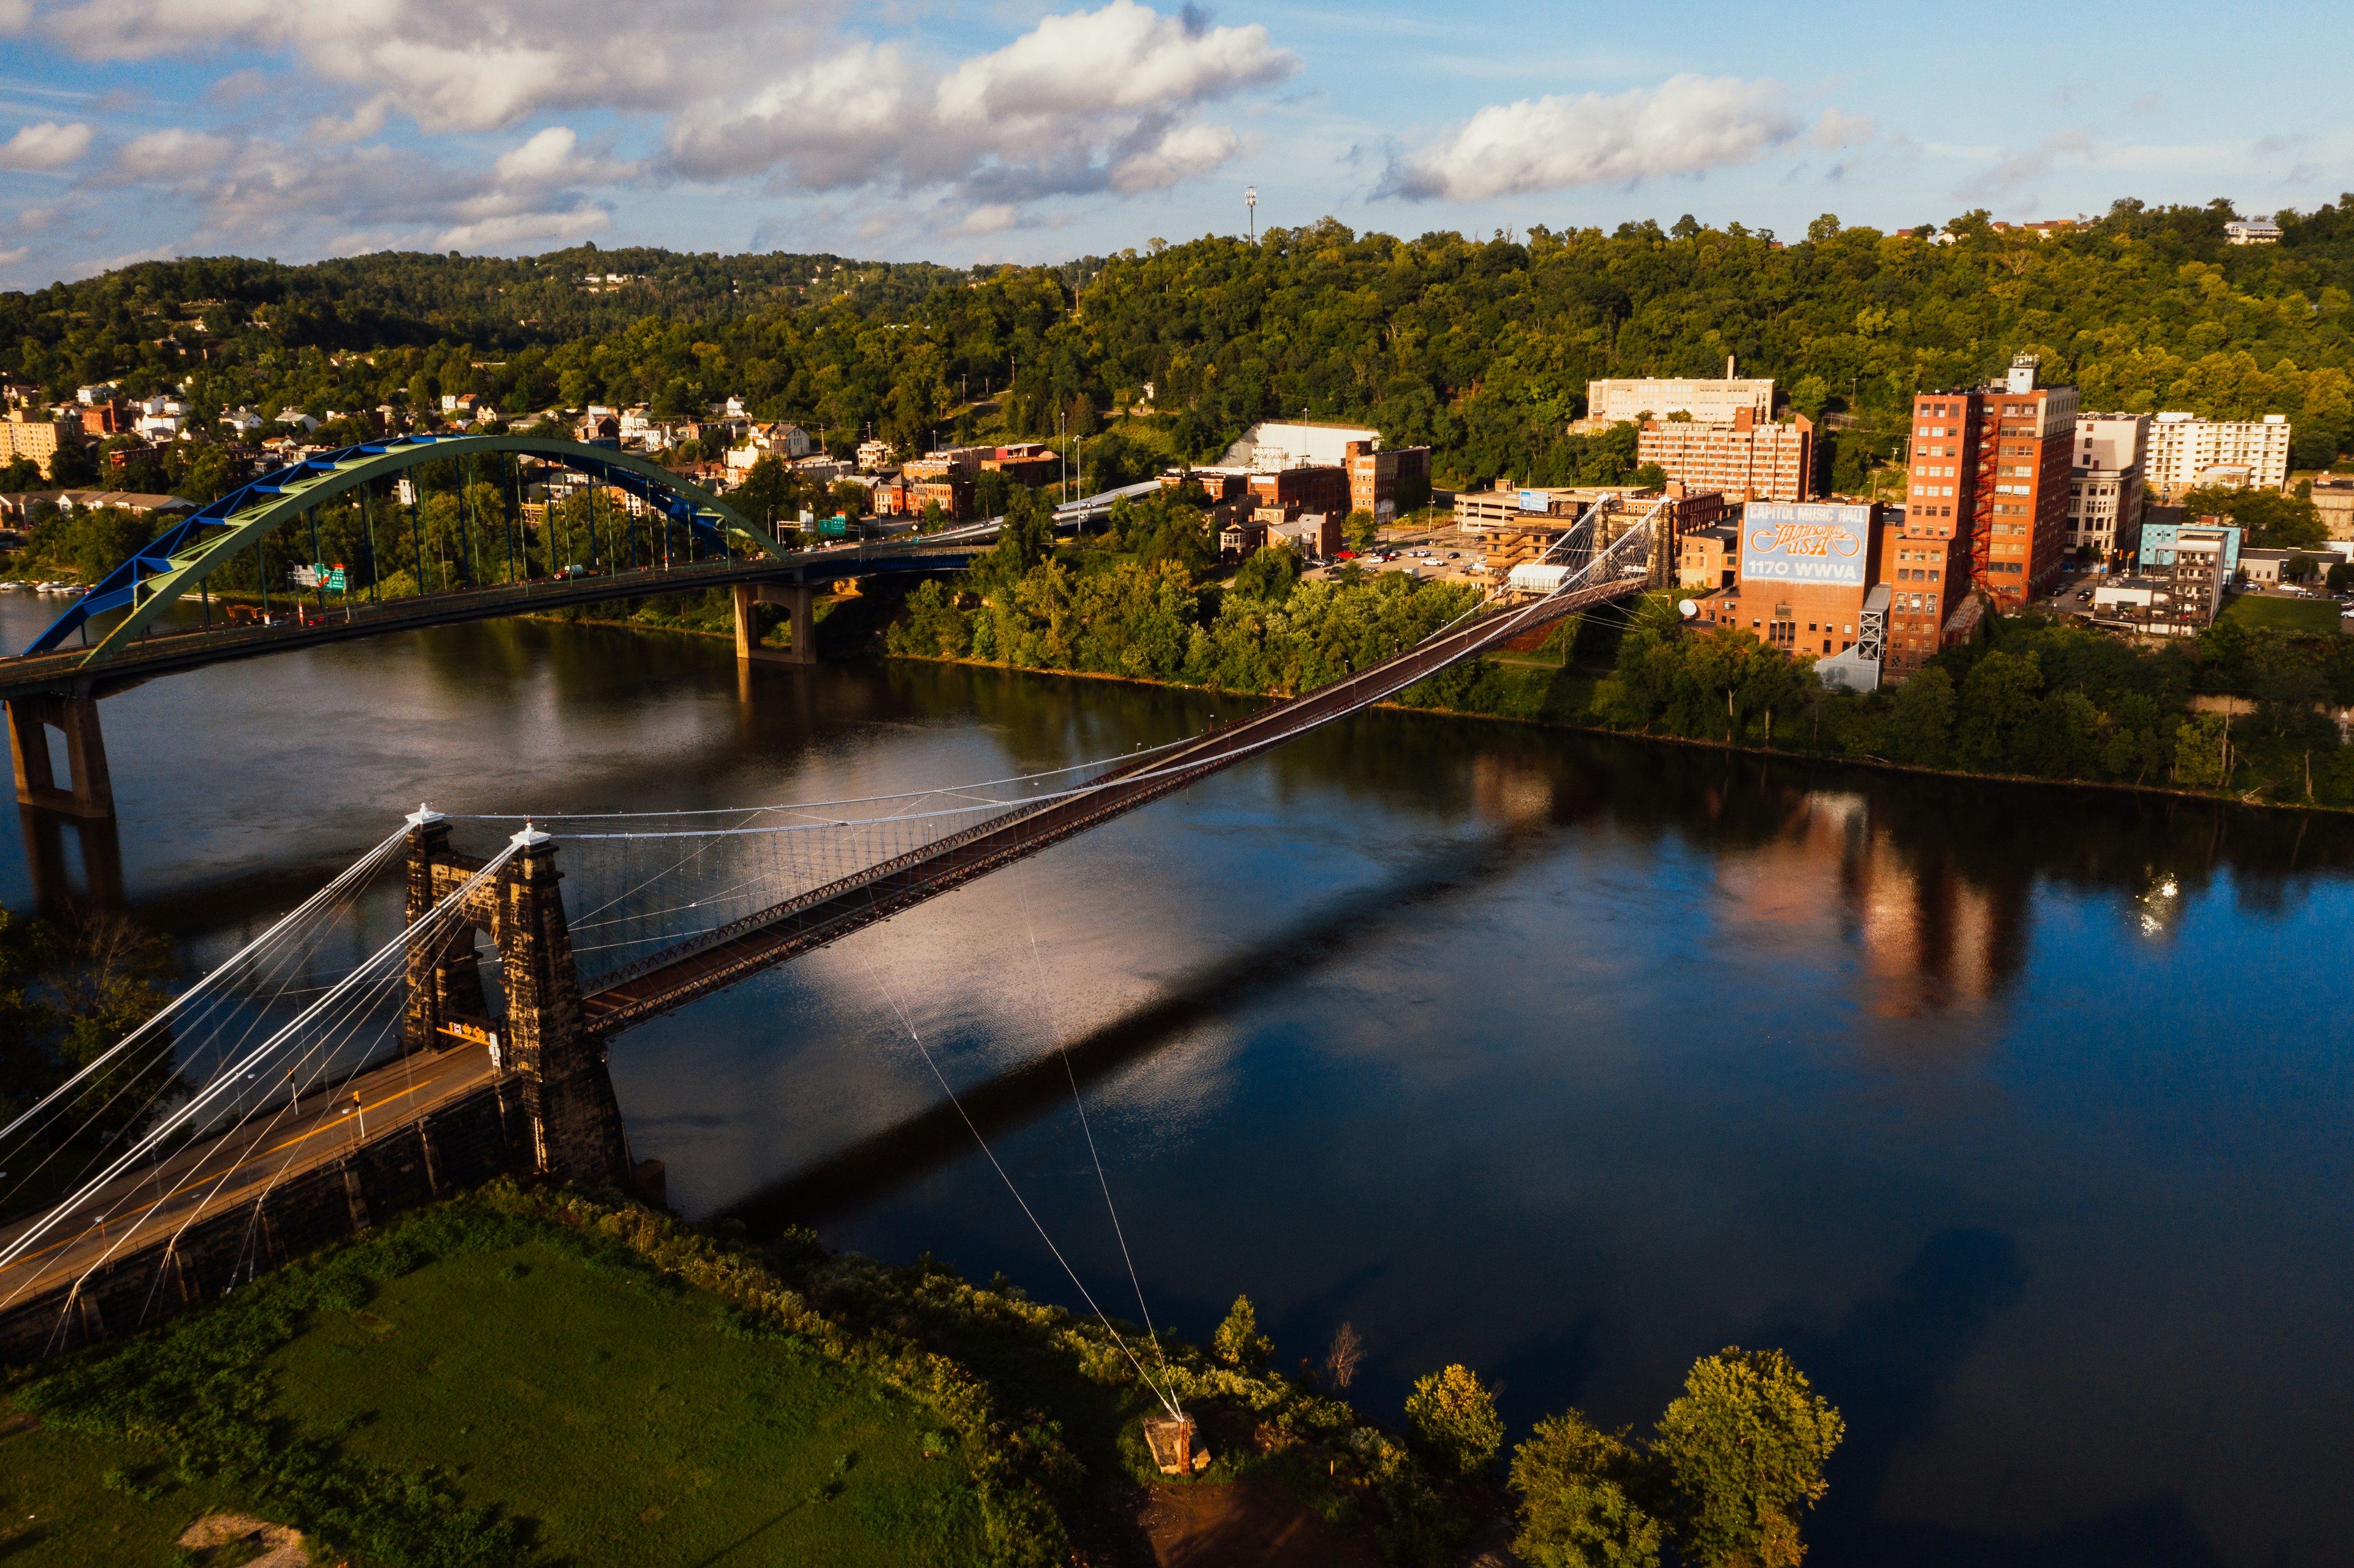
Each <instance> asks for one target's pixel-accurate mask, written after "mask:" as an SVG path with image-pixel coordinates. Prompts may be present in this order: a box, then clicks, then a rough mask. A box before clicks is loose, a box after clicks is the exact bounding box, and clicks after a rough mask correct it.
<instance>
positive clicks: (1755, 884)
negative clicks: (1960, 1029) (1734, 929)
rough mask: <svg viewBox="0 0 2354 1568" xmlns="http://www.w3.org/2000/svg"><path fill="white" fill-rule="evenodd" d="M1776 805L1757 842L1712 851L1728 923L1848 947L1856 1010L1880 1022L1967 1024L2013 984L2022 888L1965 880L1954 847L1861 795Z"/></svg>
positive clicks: (1810, 794) (1788, 799)
mask: <svg viewBox="0 0 2354 1568" xmlns="http://www.w3.org/2000/svg"><path fill="white" fill-rule="evenodd" d="M1783 803H1784V811H1783V815H1782V818H1781V820H1780V821H1779V822H1778V823H1776V824H1774V825H1772V826H1771V827H1770V828H1769V829H1768V831H1766V832H1764V833H1763V834H1762V835H1761V837H1760V840H1759V842H1755V843H1754V844H1751V845H1746V846H1741V847H1729V846H1728V847H1726V848H1724V849H1723V850H1721V851H1720V853H1719V857H1718V861H1717V880H1718V885H1719V886H1720V888H1721V889H1722V890H1723V892H1724V893H1725V894H1726V895H1728V896H1729V898H1730V901H1731V904H1732V906H1733V909H1734V913H1735V916H1736V917H1744V918H1746V919H1748V920H1750V921H1754V922H1758V923H1764V924H1769V925H1782V926H1790V927H1816V928H1818V929H1821V930H1824V931H1826V932H1828V933H1836V934H1837V935H1838V936H1840V937H1841V938H1844V939H1846V940H1849V941H1851V942H1853V943H1854V944H1855V945H1856V946H1857V947H1858V948H1860V949H1861V965H1860V973H1861V980H1862V989H1863V995H1862V997H1861V999H1860V1000H1861V1001H1862V1003H1863V1005H1864V1007H1865V1009H1866V1010H1867V1011H1868V1012H1871V1013H1872V1015H1873V1016H1875V1017H1880V1018H1918V1017H1922V1016H1925V1015H1929V1014H1937V1013H1961V1014H1969V1013H1975V1012H1978V1011H1980V1010H1981V1009H1983V1008H1984V1007H1985V1006H1986V1004H1987V1003H1988V1002H1989V1001H1993V1000H1994V999H1995V998H1996V997H1997V996H1998V995H1999V993H2000V992H2001V991H2003V989H2004V988H2005V987H2006V986H2007V985H2008V984H2009V981H2010V980H2012V979H2013V978H2014V977H2015V976H2016V975H2017V974H2018V973H2019V971H2020V968H2021V967H2022V966H2023V964H2024V962H2025V959H2026V947H2027V929H2028V919H2027V894H2028V888H2029V885H2030V883H2031V879H2030V878H2028V877H2025V876H2021V877H2019V878H2016V879H2013V880H2009V881H2007V882H2003V883H1999V884H1989V883H1988V882H1986V881H1983V880H1981V879H1979V878H1978V877H1976V876H1973V875H1972V874H1970V873H1968V872H1967V871H1966V870H1965V869H1964V867H1963V863H1962V855H1961V853H1960V849H1959V846H1958V845H1956V843H1955V842H1951V841H1950V840H1948V839H1946V837H1944V836H1943V835H1942V834H1940V833H1935V832H1915V831H1911V830H1912V829H1913V828H1914V826H1915V823H1914V822H1909V821H1903V820H1901V819H1902V818H1903V813H1902V812H1899V811H1893V810H1889V809H1887V808H1886V807H1885V806H1883V805H1882V804H1881V803H1880V802H1877V801H1875V800H1873V799H1872V798H1871V797H1869V796H1867V795H1863V794H1860V793H1852V792H1848V791H1842V790H1827V789H1814V790H1807V791H1804V792H1799V791H1795V790H1793V791H1790V792H1788V793H1787V795H1786V796H1784V797H1783Z"/></svg>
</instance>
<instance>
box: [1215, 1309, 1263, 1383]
mask: <svg viewBox="0 0 2354 1568" xmlns="http://www.w3.org/2000/svg"><path fill="white" fill-rule="evenodd" d="M1210 1353H1211V1354H1212V1355H1214V1356H1215V1357H1217V1358H1218V1360H1220V1361H1224V1362H1225V1364H1226V1365H1228V1366H1230V1367H1233V1368H1235V1370H1236V1371H1238V1372H1249V1371H1251V1370H1253V1369H1255V1368H1257V1367H1262V1366H1265V1365H1266V1364H1267V1357H1269V1356H1271V1355H1273V1354H1274V1353H1275V1341H1274V1340H1270V1339H1268V1338H1267V1336H1266V1335H1264V1334H1262V1333H1260V1332H1259V1331H1258V1309H1257V1308H1255V1307H1253V1306H1252V1305H1251V1298H1249V1297H1247V1296H1237V1297H1235V1304H1234V1306H1233V1307H1232V1308H1229V1309H1228V1310H1227V1312H1226V1320H1225V1322H1223V1323H1221V1324H1219V1325H1218V1327H1217V1331H1216V1332H1215V1333H1214V1334H1212V1335H1211V1336H1210Z"/></svg>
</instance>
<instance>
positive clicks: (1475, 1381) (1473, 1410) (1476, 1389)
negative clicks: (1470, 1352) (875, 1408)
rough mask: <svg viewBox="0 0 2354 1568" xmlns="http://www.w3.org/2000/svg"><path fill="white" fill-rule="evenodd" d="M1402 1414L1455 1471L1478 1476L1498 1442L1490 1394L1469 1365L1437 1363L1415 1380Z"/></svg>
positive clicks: (1501, 1428) (1499, 1428)
mask: <svg viewBox="0 0 2354 1568" xmlns="http://www.w3.org/2000/svg"><path fill="white" fill-rule="evenodd" d="M1405 1414H1406V1419H1407V1420H1408V1421H1410V1422H1412V1423H1413V1424H1414V1430H1415V1436H1418V1437H1420V1438H1421V1439H1422V1440H1423V1442H1424V1444H1425V1445H1426V1446H1428V1447H1429V1449H1430V1451H1431V1452H1432V1453H1434V1454H1436V1455H1437V1457H1438V1458H1439V1460H1440V1462H1441V1463H1443V1464H1445V1465H1446V1466H1447V1467H1448V1468H1450V1469H1452V1470H1453V1471H1454V1472H1455V1473H1456V1474H1457V1475H1458V1476H1471V1475H1477V1474H1478V1473H1479V1471H1480V1470H1482V1469H1484V1468H1485V1467H1487V1464H1488V1461H1489V1460H1490V1459H1492V1458H1494V1457H1496V1450H1497V1449H1498V1448H1499V1447H1500V1446H1502V1445H1503V1441H1504V1424H1503V1422H1502V1421H1501V1420H1500V1419H1499V1418H1498V1416H1497V1414H1496V1400H1495V1396H1494V1395H1493V1394H1490V1393H1489V1392H1488V1390H1487V1387H1486V1385H1484V1384H1482V1383H1480V1381H1479V1374H1478V1373H1477V1372H1473V1371H1472V1370H1471V1369H1470V1368H1469V1367H1464V1366H1450V1367H1442V1368H1440V1369H1439V1370H1438V1371H1437V1372H1432V1373H1431V1374H1430V1375H1429V1376H1427V1377H1426V1378H1423V1379H1421V1380H1420V1381H1419V1382H1417V1383H1416V1384H1415V1385H1414V1392H1413V1393H1410V1394H1408V1395H1407V1396H1406V1401H1405Z"/></svg>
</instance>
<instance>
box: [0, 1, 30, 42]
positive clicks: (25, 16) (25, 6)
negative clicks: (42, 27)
mask: <svg viewBox="0 0 2354 1568" xmlns="http://www.w3.org/2000/svg"><path fill="white" fill-rule="evenodd" d="M32 25H33V0H0V37H5V36H7V35H9V34H12V33H21V32H23V31H24V30H25V29H26V28H27V27H29V26H32Z"/></svg>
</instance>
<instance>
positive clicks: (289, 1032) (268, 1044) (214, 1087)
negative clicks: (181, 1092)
mask: <svg viewBox="0 0 2354 1568" xmlns="http://www.w3.org/2000/svg"><path fill="white" fill-rule="evenodd" d="M517 836H518V837H520V836H521V835H517ZM521 847H522V846H521V845H520V844H517V843H515V842H509V843H508V844H507V845H506V846H505V848H504V849H502V850H501V851H500V852H499V853H497V854H496V855H493V857H492V858H491V859H490V860H489V861H487V862H485V863H484V864H483V866H482V869H481V870H480V871H478V872H476V873H474V874H472V876H470V877H469V878H467V880H466V881H465V882H464V883H462V884H461V885H459V886H458V887H456V888H454V889H452V890H451V892H450V893H449V894H448V895H446V896H445V897H443V898H442V900H441V901H440V903H439V904H437V905H435V906H433V907H432V908H431V909H430V910H429V911H427V912H426V914H425V915H424V916H421V917H420V918H419V919H418V920H417V921H416V922H415V923H414V924H412V925H409V926H407V927H404V928H403V929H402V930H401V932H400V933H399V934H398V935H397V936H396V937H394V938H392V940H391V941H389V942H387V944H385V946H383V947H382V948H378V949H377V950H376V952H374V953H372V954H370V955H369V956H368V958H367V959H366V960H365V961H364V962H363V963H362V964H361V965H360V966H359V967H358V968H356V969H354V970H353V971H352V972H351V973H350V974H349V975H347V976H345V978H344V980H342V981H340V982H339V983H338V984H337V985H336V986H335V987H334V989H333V990H331V991H328V992H327V994H326V995H324V996H323V997H321V998H320V999H319V1000H318V1001H315V1002H313V1003H312V1005H311V1006H310V1007H308V1008H306V1009H304V1010H303V1012H302V1013H301V1014H300V1015H299V1016H298V1017H296V1018H295V1019H294V1020H293V1021H292V1022H290V1023H288V1024H287V1025H285V1027H283V1028H282V1029H281V1030H279V1031H278V1032H277V1033H274V1034H272V1035H271V1036H270V1038H269V1039H268V1040H266V1041H264V1042H262V1044H260V1046H258V1047H257V1048H256V1049H255V1050H254V1051H253V1052H252V1053H251V1054H249V1055H248V1056H247V1057H246V1058H245V1060H244V1061H242V1062H239V1063H238V1064H237V1065H236V1067H234V1068H232V1069H231V1072H232V1073H234V1072H237V1071H241V1070H243V1069H244V1068H246V1067H249V1066H252V1065H255V1064H256V1063H258V1062H260V1060H261V1059H263V1058H264V1057H266V1056H268V1055H270V1054H271V1053H273V1052H274V1051H275V1050H276V1049H277V1048H278V1046H279V1045H280V1044H281V1043H282V1042H284V1041H285V1040H287V1039H289V1038H290V1037H292V1036H294V1035H295V1034H296V1033H298V1032H299V1031H301V1030H303V1029H305V1028H308V1027H309V1026H310V1025H311V1024H312V1023H313V1022H314V1021H315V1020H316V1019H317V1018H318V1017H319V1016H320V1015H322V1014H323V1013H324V1012H327V1010H328V1008H329V1006H330V1005H331V1004H332V1003H333V1002H334V1000H335V999H336V998H337V996H338V995H339V994H341V993H343V992H344V991H346V990H347V989H349V988H352V987H355V986H356V985H357V984H358V983H359V981H360V980H361V979H362V977H364V976H366V975H367V974H368V973H369V972H370V971H371V970H372V969H375V968H376V965H378V964H379V963H382V962H383V961H384V960H385V959H387V958H388V957H389V956H391V955H392V954H393V953H395V952H400V953H403V954H404V955H405V953H406V950H407V948H408V945H409V944H410V943H411V942H412V941H415V940H418V939H419V938H421V937H424V936H426V935H428V934H429V933H430V932H432V931H433V930H435V929H437V928H438V927H440V925H441V924H442V923H443V921H444V919H445V918H446V917H447V916H448V915H449V913H450V912H451V910H453V909H455V908H457V907H459V906H460V905H461V902H462V901H463V900H464V899H466V898H467V897H469V896H470V895H472V893H473V891H474V890H475V889H476V888H477V887H479V886H481V885H482V882H483V880H484V879H485V878H487V877H491V876H493V875H495V874H497V873H498V872H499V871H501V870H502V869H504V867H505V865H506V863H507V862H508V861H510V860H512V859H513V858H514V855H515V853H516V851H517V850H519V849H520V848H521ZM233 1081H234V1079H233V1078H232V1077H231V1076H230V1075H229V1074H223V1075H218V1076H217V1077H216V1078H215V1079H214V1081H213V1082H212V1083H211V1084H210V1085H207V1086H206V1087H205V1089H204V1090H203V1091H201V1092H200V1093H198V1094H197V1095H196V1096H195V1097H192V1098H191V1099H190V1100H189V1101H188V1102H187V1103H186V1105H184V1106H181V1107H178V1108H176V1109H175V1110H174V1111H173V1112H172V1113H171V1115H169V1116H168V1117H166V1118H164V1120H163V1121H162V1122H161V1123H160V1124H158V1125H157V1126H156V1127H155V1128H153V1129H152V1130H150V1131H149V1132H148V1133H147V1134H146V1135H145V1136H144V1137H143V1138H141V1139H139V1140H138V1142H137V1143H136V1145H134V1146H133V1148H132V1149H131V1150H128V1151H127V1152H125V1153H124V1154H123V1155H122V1156H121V1157H120V1158H119V1159H117V1160H115V1162H114V1163H113V1164H112V1165H111V1166H110V1167H108V1168H107V1170H106V1171H103V1172H101V1174H100V1175H99V1176H98V1177H97V1178H96V1179H95V1180H94V1181H90V1182H88V1183H86V1184H85V1185H84V1186H83V1187H82V1188H81V1189H80V1191H78V1192H75V1193H74V1194H73V1195H72V1196H71V1197H70V1198H69V1199H68V1200H67V1201H66V1202H63V1203H60V1204H58V1206H57V1207H56V1208H54V1209H52V1210H50V1211H49V1212H48V1214H46V1215H44V1216H43V1217H42V1219H41V1220H40V1221H39V1222H38V1223H37V1224H35V1225H33V1226H32V1227H31V1228H30V1229H28V1230H27V1231H26V1232H25V1233H24V1234H21V1235H19V1236H17V1237H16V1239H15V1240H14V1241H12V1242H10V1243H9V1244H8V1245H6V1246H5V1247H0V1267H5V1266H6V1265H8V1264H10V1263H12V1262H14V1261H15V1260H16V1258H17V1257H18V1256H19V1255H22V1254H23V1252H24V1251H25V1249H26V1248H27V1247H28V1246H30V1245H32V1244H33V1243H34V1242H35V1241H37V1240H38V1239H40V1237H41V1236H43V1235H45V1234H48V1231H49V1230H50V1229H51V1228H52V1227H54V1226H55V1225H56V1224H57V1223H58V1218H59V1217H60V1216H61V1215H62V1214H63V1213H66V1212H67V1211H68V1210H69V1209H73V1208H79V1207H80V1205H81V1204H83V1203H85V1202H88V1201H89V1200H90V1198H91V1197H92V1196H94V1195H95V1193H96V1192H97V1191H98V1190H99V1189H101V1188H102V1187H103V1186H104V1185H105V1184H106V1183H107V1182H109V1181H113V1180H114V1179H115V1178H116V1177H117V1176H120V1175H121V1174H122V1172H123V1171H125V1170H126V1169H128V1168H129V1167H130V1165H131V1164H132V1163H133V1162H134V1161H136V1160H138V1159H139V1158H140V1157H141V1156H142V1155H144V1154H146V1153H148V1152H149V1151H150V1150H153V1149H154V1148H155V1147H157V1146H158V1145H159V1144H160V1143H161V1142H162V1141H163V1140H164V1139H165V1138H166V1137H168V1136H169V1135H170V1134H171V1133H172V1132H174V1131H175V1130H176V1129H177V1128H180V1127H181V1126H183V1125H185V1124H186V1122H188V1121H189V1120H191V1119H193V1118H194V1117H195V1116H196V1112H197V1111H199V1110H201V1109H202V1108H204V1107H205V1106H206V1105H207V1104H208V1103H210V1102H211V1101H213V1100H215V1099H217V1097H219V1095H220V1092H221V1087H222V1086H223V1085H225V1084H228V1083H230V1082H233Z"/></svg>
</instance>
